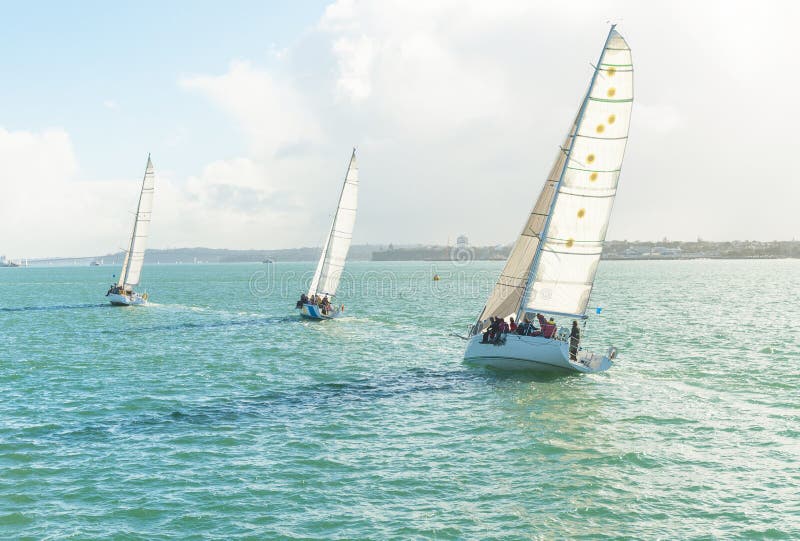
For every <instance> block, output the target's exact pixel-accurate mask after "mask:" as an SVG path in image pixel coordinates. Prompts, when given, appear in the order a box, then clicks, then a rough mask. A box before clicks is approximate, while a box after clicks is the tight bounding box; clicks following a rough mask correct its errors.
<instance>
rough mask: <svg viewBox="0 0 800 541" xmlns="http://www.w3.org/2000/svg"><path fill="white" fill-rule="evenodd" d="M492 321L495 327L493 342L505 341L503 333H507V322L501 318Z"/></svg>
mask: <svg viewBox="0 0 800 541" xmlns="http://www.w3.org/2000/svg"><path fill="white" fill-rule="evenodd" d="M494 321H495V323H496V324H497V327H496V329H495V333H494V341H493V342H494V343H495V344H501V343H503V342H505V335H506V333H508V323H506V320H505V319H503V318H497V319H495V320H494Z"/></svg>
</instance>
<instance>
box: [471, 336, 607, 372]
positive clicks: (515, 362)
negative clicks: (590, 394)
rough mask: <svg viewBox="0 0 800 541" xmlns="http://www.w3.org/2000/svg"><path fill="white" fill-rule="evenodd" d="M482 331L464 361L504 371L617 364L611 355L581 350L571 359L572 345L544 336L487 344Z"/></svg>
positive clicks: (584, 369) (509, 338)
mask: <svg viewBox="0 0 800 541" xmlns="http://www.w3.org/2000/svg"><path fill="white" fill-rule="evenodd" d="M482 339H483V336H482V335H481V334H478V335H475V336H473V337H472V338H471V339H470V340H469V342H468V344H467V349H466V351H465V352H464V361H465V362H468V363H470V364H475V365H479V366H489V367H492V368H499V369H501V370H551V371H553V370H555V371H559V370H560V371H574V372H603V371H605V370H608V369H609V368H611V365H612V364H613V363H612V362H611V359H609V357H608V356H603V355H596V354H594V353H590V352H588V351H579V352H578V360H577V361H571V360H570V359H569V344H568V343H567V342H562V341H561V340H555V339H550V338H543V337H541V336H520V335H518V334H507V335H505V343H502V344H498V345H495V344H484V343H482V342H481V340H482Z"/></svg>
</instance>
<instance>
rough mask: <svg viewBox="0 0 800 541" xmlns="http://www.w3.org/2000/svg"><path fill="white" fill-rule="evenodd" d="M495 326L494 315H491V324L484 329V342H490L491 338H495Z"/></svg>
mask: <svg viewBox="0 0 800 541" xmlns="http://www.w3.org/2000/svg"><path fill="white" fill-rule="evenodd" d="M493 328H494V316H489V325H488V326H487V327H486V330H485V331H483V340H481V343H482V344H488V343H489V340H491V339H492V338H493V336H492V330H493Z"/></svg>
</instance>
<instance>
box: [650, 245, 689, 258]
mask: <svg viewBox="0 0 800 541" xmlns="http://www.w3.org/2000/svg"><path fill="white" fill-rule="evenodd" d="M682 251H683V250H681V249H680V248H667V247H666V246H655V247H654V248H653V249H652V250H651V251H650V253H651V255H656V256H661V257H677V256H680V255H681V252H682Z"/></svg>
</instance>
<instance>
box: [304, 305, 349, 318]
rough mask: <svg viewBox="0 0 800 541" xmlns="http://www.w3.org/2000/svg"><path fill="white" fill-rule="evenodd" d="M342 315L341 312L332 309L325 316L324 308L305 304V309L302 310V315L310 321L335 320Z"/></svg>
mask: <svg viewBox="0 0 800 541" xmlns="http://www.w3.org/2000/svg"><path fill="white" fill-rule="evenodd" d="M340 313H341V312H340V311H339V310H335V309H333V307H331V310H330V311H328V313H327V314H323V313H322V308H320V307H319V306H317V305H315V304H304V305H303V307H302V308H300V315H301V316H303V317H307V318H309V319H334V318H336V317H339V314H340Z"/></svg>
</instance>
